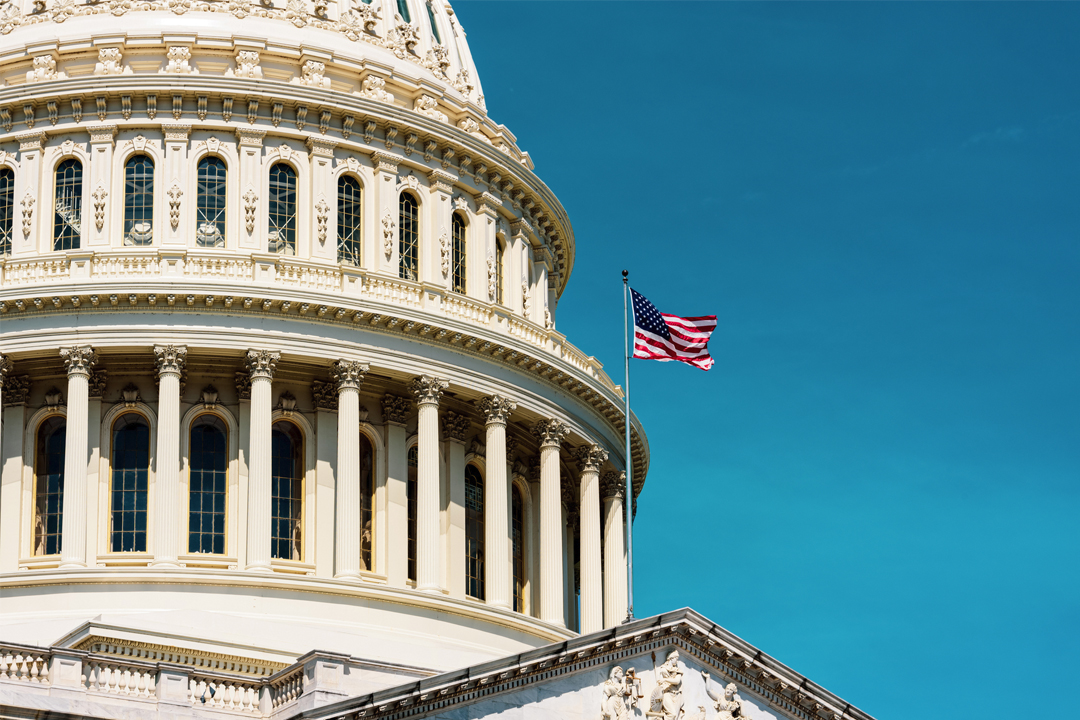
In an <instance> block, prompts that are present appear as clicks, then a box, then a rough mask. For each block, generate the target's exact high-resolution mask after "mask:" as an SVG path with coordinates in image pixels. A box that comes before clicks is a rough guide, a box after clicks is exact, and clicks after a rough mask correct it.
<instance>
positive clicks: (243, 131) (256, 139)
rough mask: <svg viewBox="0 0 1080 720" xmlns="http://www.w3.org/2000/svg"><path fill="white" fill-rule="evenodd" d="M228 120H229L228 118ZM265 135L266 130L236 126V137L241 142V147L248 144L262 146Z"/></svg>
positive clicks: (249, 145) (248, 145)
mask: <svg viewBox="0 0 1080 720" xmlns="http://www.w3.org/2000/svg"><path fill="white" fill-rule="evenodd" d="M226 122H228V120H226ZM264 137H266V131H265V130H258V129H255V128H245V127H238V128H236V139H237V140H238V141H239V142H240V147H245V146H247V147H257V148H261V147H262V144H263V138H264Z"/></svg>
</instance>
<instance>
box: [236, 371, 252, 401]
mask: <svg viewBox="0 0 1080 720" xmlns="http://www.w3.org/2000/svg"><path fill="white" fill-rule="evenodd" d="M235 380H236V397H238V398H239V399H241V400H250V399H251V375H249V374H248V373H246V372H238V373H236V375H235Z"/></svg>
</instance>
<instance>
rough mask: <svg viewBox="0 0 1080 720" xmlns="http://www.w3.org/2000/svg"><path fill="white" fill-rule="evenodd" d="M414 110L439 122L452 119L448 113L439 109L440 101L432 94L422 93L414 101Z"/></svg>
mask: <svg viewBox="0 0 1080 720" xmlns="http://www.w3.org/2000/svg"><path fill="white" fill-rule="evenodd" d="M413 110H414V111H415V112H418V113H420V114H421V115H425V116H427V117H429V118H431V119H432V120H438V121H439V122H449V121H450V119H449V118H448V117H447V116H446V113H444V112H442V111H440V110H439V101H438V100H436V99H435V98H433V97H431V96H430V95H421V96H420V97H418V98H416V101H415V102H414V103H413Z"/></svg>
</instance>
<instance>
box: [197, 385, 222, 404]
mask: <svg viewBox="0 0 1080 720" xmlns="http://www.w3.org/2000/svg"><path fill="white" fill-rule="evenodd" d="M218 400H219V395H218V390H217V388H216V387H214V386H213V385H207V386H206V387H204V388H203V389H202V391H201V392H200V393H199V401H200V402H201V403H202V406H203V407H204V408H206V409H207V410H213V409H215V408H217V406H218Z"/></svg>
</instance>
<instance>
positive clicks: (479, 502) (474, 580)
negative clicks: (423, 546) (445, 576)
mask: <svg viewBox="0 0 1080 720" xmlns="http://www.w3.org/2000/svg"><path fill="white" fill-rule="evenodd" d="M465 592H466V593H467V594H468V595H469V596H470V597H474V598H476V599H477V600H483V599H484V478H483V477H481V475H480V471H479V470H477V469H476V466H475V465H466V466H465Z"/></svg>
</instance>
